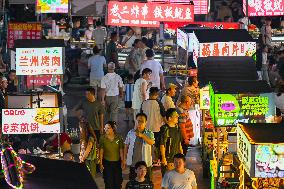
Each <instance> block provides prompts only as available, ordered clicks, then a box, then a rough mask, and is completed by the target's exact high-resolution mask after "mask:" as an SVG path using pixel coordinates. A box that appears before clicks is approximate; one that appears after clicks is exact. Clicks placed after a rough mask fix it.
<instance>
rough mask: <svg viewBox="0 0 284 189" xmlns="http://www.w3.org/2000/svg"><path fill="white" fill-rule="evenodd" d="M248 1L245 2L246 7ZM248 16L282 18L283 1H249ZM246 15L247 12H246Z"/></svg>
mask: <svg viewBox="0 0 284 189" xmlns="http://www.w3.org/2000/svg"><path fill="white" fill-rule="evenodd" d="M246 1H247V0H243V3H244V5H246V3H247V2H246ZM247 7H248V10H246V8H245V7H244V11H247V12H248V16H280V15H284V1H283V0H248V6H247ZM244 13H245V14H246V12H244Z"/></svg>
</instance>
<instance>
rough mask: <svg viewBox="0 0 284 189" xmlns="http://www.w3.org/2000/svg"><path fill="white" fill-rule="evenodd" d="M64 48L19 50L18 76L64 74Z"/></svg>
mask: <svg viewBox="0 0 284 189" xmlns="http://www.w3.org/2000/svg"><path fill="white" fill-rule="evenodd" d="M62 59H63V57H62V47H50V48H17V49H16V74H17V75H41V74H63V67H62Z"/></svg>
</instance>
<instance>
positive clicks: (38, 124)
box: [2, 108, 60, 134]
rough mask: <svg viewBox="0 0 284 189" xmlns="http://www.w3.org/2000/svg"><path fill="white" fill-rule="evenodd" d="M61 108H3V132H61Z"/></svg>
mask: <svg viewBox="0 0 284 189" xmlns="http://www.w3.org/2000/svg"><path fill="white" fill-rule="evenodd" d="M59 115H60V110H59V108H34V109H3V110H2V133H3V134H32V133H60V116H59Z"/></svg>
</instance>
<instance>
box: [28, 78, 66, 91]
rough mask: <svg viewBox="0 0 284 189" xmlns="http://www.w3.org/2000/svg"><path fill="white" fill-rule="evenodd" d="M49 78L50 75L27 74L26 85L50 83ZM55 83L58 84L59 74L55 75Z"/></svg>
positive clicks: (36, 85) (30, 86) (34, 85)
mask: <svg viewBox="0 0 284 189" xmlns="http://www.w3.org/2000/svg"><path fill="white" fill-rule="evenodd" d="M51 79H52V75H35V76H31V75H28V76H27V87H28V88H32V87H39V86H45V85H50V84H51ZM55 82H56V85H60V83H61V81H60V75H57V76H56V81H55Z"/></svg>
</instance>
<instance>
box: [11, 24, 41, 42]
mask: <svg viewBox="0 0 284 189" xmlns="http://www.w3.org/2000/svg"><path fill="white" fill-rule="evenodd" d="M41 29H42V26H41V24H40V23H9V24H8V39H7V40H8V41H7V45H8V48H13V47H14V41H15V40H17V39H41V34H42V33H41Z"/></svg>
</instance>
